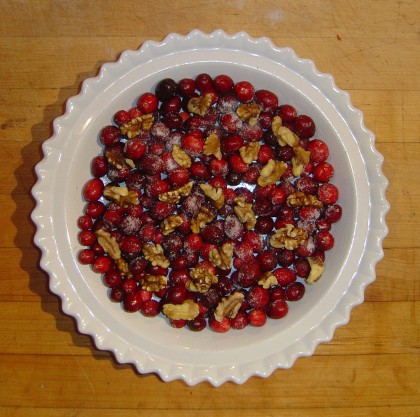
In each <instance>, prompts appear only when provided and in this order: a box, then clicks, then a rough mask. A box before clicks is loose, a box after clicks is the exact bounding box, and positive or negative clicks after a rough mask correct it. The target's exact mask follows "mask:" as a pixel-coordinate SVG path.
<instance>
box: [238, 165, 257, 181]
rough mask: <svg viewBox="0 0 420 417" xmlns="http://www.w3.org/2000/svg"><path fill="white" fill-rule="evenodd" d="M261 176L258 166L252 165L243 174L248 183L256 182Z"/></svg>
mask: <svg viewBox="0 0 420 417" xmlns="http://www.w3.org/2000/svg"><path fill="white" fill-rule="evenodd" d="M259 176H260V170H259V169H258V168H257V167H256V166H252V167H250V168H249V169H248V171H246V172H244V173H243V174H242V180H243V181H244V182H246V183H247V184H256V183H257V182H258V178H259Z"/></svg>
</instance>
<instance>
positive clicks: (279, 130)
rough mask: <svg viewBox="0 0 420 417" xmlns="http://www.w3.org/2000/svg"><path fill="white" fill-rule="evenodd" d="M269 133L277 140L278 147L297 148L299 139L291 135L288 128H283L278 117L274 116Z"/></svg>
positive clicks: (293, 134)
mask: <svg viewBox="0 0 420 417" xmlns="http://www.w3.org/2000/svg"><path fill="white" fill-rule="evenodd" d="M271 131H272V132H273V134H274V136H275V137H276V138H277V142H278V143H279V145H280V146H286V145H290V146H297V145H298V144H299V137H298V136H297V135H296V134H295V133H293V132H292V131H291V130H290V129H289V128H287V127H286V126H283V122H282V120H281V117H280V116H274V117H273V120H272V122H271Z"/></svg>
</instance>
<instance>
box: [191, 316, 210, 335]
mask: <svg viewBox="0 0 420 417" xmlns="http://www.w3.org/2000/svg"><path fill="white" fill-rule="evenodd" d="M206 326H207V322H206V319H205V318H204V317H200V316H198V317H196V318H195V319H193V320H191V321H189V322H188V328H189V329H190V330H192V331H194V332H200V331H201V330H204V329H205V328H206Z"/></svg>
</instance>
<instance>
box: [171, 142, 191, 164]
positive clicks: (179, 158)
mask: <svg viewBox="0 0 420 417" xmlns="http://www.w3.org/2000/svg"><path fill="white" fill-rule="evenodd" d="M172 157H173V158H174V159H175V162H176V163H177V164H178V165H179V166H181V167H182V168H189V167H190V166H191V157H190V156H189V155H188V154H187V152H185V151H184V150H183V149H182V148H181V147H180V146H179V145H176V144H175V145H174V146H173V148H172Z"/></svg>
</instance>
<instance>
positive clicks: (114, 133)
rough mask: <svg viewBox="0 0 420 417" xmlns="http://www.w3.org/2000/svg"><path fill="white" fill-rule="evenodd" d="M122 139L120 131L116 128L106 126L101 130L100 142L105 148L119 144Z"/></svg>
mask: <svg viewBox="0 0 420 417" xmlns="http://www.w3.org/2000/svg"><path fill="white" fill-rule="evenodd" d="M120 139H121V133H120V129H118V128H117V127H116V126H111V125H110V126H106V127H104V128H103V129H102V130H101V133H100V135H99V140H100V141H101V143H102V144H103V145H105V146H112V145H115V144H117V143H118V142H119V141H120Z"/></svg>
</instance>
